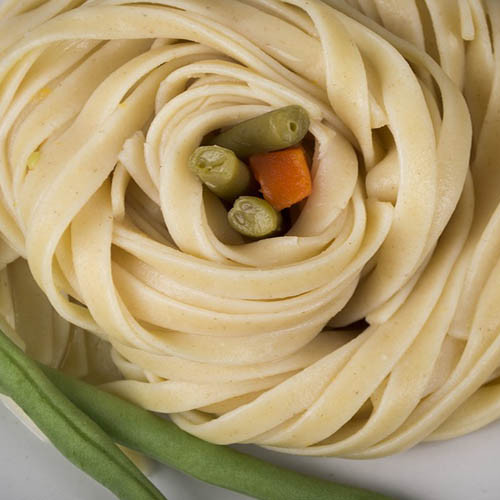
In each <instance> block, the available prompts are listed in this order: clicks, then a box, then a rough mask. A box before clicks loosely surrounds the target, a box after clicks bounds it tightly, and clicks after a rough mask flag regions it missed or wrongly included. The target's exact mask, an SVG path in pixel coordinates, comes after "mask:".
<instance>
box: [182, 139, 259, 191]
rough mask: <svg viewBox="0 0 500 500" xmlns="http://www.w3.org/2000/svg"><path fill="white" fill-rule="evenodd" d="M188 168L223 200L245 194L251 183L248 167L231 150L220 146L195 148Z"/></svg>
mask: <svg viewBox="0 0 500 500" xmlns="http://www.w3.org/2000/svg"><path fill="white" fill-rule="evenodd" d="M189 168H190V169H191V171H192V172H193V173H195V174H196V175H197V176H198V177H199V178H200V180H201V181H202V182H203V184H205V186H207V187H208V189H210V191H212V192H213V193H215V194H216V195H217V196H219V197H220V198H222V199H224V200H234V199H235V198H237V197H238V196H240V195H242V194H244V193H246V192H247V191H248V190H249V188H250V185H251V183H252V174H251V173H250V170H249V169H248V167H247V166H246V165H245V164H244V163H243V162H242V161H241V160H239V159H238V157H237V156H236V155H235V154H234V153H233V152H232V151H231V150H229V149H226V148H221V147H220V146H201V147H199V148H196V149H195V150H194V151H193V153H192V154H191V156H190V157H189Z"/></svg>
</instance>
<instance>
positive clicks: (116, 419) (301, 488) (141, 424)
mask: <svg viewBox="0 0 500 500" xmlns="http://www.w3.org/2000/svg"><path fill="white" fill-rule="evenodd" d="M43 370H44V372H45V373H46V375H47V376H48V378H50V380H51V381H52V382H53V383H54V384H55V385H56V386H57V387H58V388H59V389H60V390H61V391H62V392H64V393H65V394H66V395H67V396H68V398H70V399H71V400H72V401H73V402H74V403H75V405H77V406H78V407H79V408H81V409H82V411H84V412H85V413H87V414H88V415H89V416H90V417H91V418H92V419H94V420H95V421H96V422H98V423H99V425H100V426H101V427H102V428H103V429H104V430H105V431H106V432H108V433H109V435H110V436H111V437H112V438H113V439H114V440H115V441H116V442H118V443H120V444H122V445H124V446H127V447H128V448H132V449H135V450H137V451H141V452H142V453H144V454H145V455H148V456H149V457H151V458H154V459H156V460H158V461H159V462H162V463H164V464H166V465H169V466H172V467H174V468H176V469H178V470H180V471H183V472H185V473H187V474H189V475H191V476H194V477H196V478H198V479H200V480H202V481H205V482H207V483H210V484H214V485H217V486H221V487H223V488H227V489H230V490H233V491H237V492H240V493H244V494H246V495H249V496H252V497H254V498H258V499H261V500H390V499H389V498H388V497H386V496H384V495H381V494H378V493H373V492H370V491H367V490H363V489H359V488H353V487H349V486H344V485H340V484H335V483H332V482H330V481H326V480H323V479H318V478H314V477H311V476H307V475H304V474H300V473H298V472H294V471H291V470H288V469H285V468H283V467H279V466H277V465H273V464H270V463H268V462H265V461H264V460H260V459H258V458H255V457H252V456H250V455H246V454H244V453H240V452H238V451H236V450H234V449H232V448H230V447H228V446H219V445H215V444H211V443H207V442H205V441H202V440H200V439H198V438H196V437H194V436H191V435H190V434H188V433H186V432H184V431H182V430H181V429H179V428H178V427H177V426H176V425H175V424H173V423H172V422H171V421H168V420H166V419H163V418H160V417H158V416H156V415H155V414H153V413H151V412H149V411H146V410H144V409H142V408H139V407H138V406H136V405H134V404H132V403H129V402H127V401H125V400H123V399H120V398H118V397H116V396H114V395H111V394H108V393H106V392H103V391H101V390H99V389H97V388H95V387H93V386H90V385H88V384H86V383H84V382H81V381H79V380H76V379H73V378H70V377H68V376H66V375H64V374H62V373H60V372H58V371H57V370H53V369H51V368H48V367H43Z"/></svg>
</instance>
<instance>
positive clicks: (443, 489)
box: [0, 404, 500, 500]
mask: <svg viewBox="0 0 500 500" xmlns="http://www.w3.org/2000/svg"><path fill="white" fill-rule="evenodd" d="M240 448H243V447H240ZM244 449H245V450H247V451H250V452H251V453H254V454H257V455H259V456H261V457H266V458H267V459H269V460H271V461H273V462H276V463H279V464H281V465H286V466H288V467H291V468H294V469H296V470H300V471H302V472H307V473H311V474H316V475H319V476H322V477H324V478H326V479H330V480H333V481H338V482H344V483H350V484H353V485H358V486H364V487H366V488H372V489H375V490H378V491H380V492H383V493H386V494H390V495H392V496H393V497H394V498H395V499H398V500H498V499H500V469H499V467H500V460H499V456H500V450H499V449H500V422H497V423H494V424H492V425H490V426H488V427H486V428H484V429H482V430H480V431H478V432H475V433H473V434H469V435H468V436H465V437H462V438H458V439H454V440H451V441H446V442H441V443H424V444H420V445H418V446H416V447H415V448H413V449H412V450H410V451H407V452H405V453H401V454H399V455H395V456H392V457H388V458H382V459H375V460H368V461H358V460H343V459H336V458H318V459H316V458H304V457H293V456H288V455H279V454H275V453H271V452H267V451H264V450H259V449H256V448H255V447H246V448H244ZM152 480H153V482H155V483H156V485H157V486H158V487H159V489H160V490H161V491H162V492H163V494H164V495H165V496H166V497H167V498H168V500H244V499H246V498H248V497H246V496H244V495H239V494H237V493H233V492H230V491H225V490H222V489H220V488H216V487H213V486H209V485H206V484H204V483H201V482H200V481H197V480H195V479H192V478H189V477H187V476H185V475H183V474H181V473H179V472H176V471H173V470H170V469H168V468H166V467H164V466H161V465H158V466H157V467H156V469H155V472H154V474H153V476H152ZM0 498H1V499H2V500H113V498H114V496H113V495H112V494H111V493H109V492H108V491H107V490H105V489H104V488H103V487H101V486H100V485H98V484H97V483H95V482H94V481H93V480H92V479H90V478H88V477H86V476H85V475H84V474H83V473H82V472H81V471H79V470H78V469H76V468H75V467H74V466H73V465H72V464H70V463H69V462H68V461H66V459H65V458H64V457H62V456H61V455H60V454H59V453H58V452H57V451H56V450H55V449H54V448H52V446H50V445H47V444H44V443H42V442H41V441H39V440H38V438H36V437H35V436H34V435H32V434H31V433H30V432H29V431H28V430H27V429H26V428H25V427H24V425H23V424H21V423H20V422H18V421H17V420H16V418H15V417H14V416H12V415H11V414H10V413H9V411H8V410H7V409H6V408H5V407H4V406H3V405H1V404H0ZM332 500H334V499H332Z"/></svg>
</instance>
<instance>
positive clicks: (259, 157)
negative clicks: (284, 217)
mask: <svg viewBox="0 0 500 500" xmlns="http://www.w3.org/2000/svg"><path fill="white" fill-rule="evenodd" d="M249 163H250V168H251V170H252V172H253V175H254V177H255V178H256V179H257V181H258V182H259V184H260V187H261V189H260V191H261V192H262V194H263V196H264V199H265V200H266V201H268V202H269V203H270V204H271V205H272V206H273V207H274V208H275V209H276V210H283V209H284V208H288V207H291V206H292V205H294V204H295V203H298V202H299V201H301V200H303V199H304V198H307V197H308V196H309V195H310V194H311V191H312V181H311V173H310V171H309V167H308V165H307V159H306V155H305V151H304V148H303V147H302V146H294V147H292V148H288V149H283V150H281V151H273V152H272V153H262V154H256V155H252V156H250V159H249Z"/></svg>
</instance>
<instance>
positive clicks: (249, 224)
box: [227, 196, 282, 238]
mask: <svg viewBox="0 0 500 500" xmlns="http://www.w3.org/2000/svg"><path fill="white" fill-rule="evenodd" d="M227 218H228V221H229V224H230V225H231V227H232V228H233V229H234V230H236V231H238V232H239V233H240V234H243V235H244V236H248V237H249V238H266V237H268V236H272V235H273V234H275V233H276V232H278V231H279V230H280V229H281V224H282V217H281V214H280V213H279V212H278V211H276V210H275V209H274V208H273V207H272V205H271V204H270V203H268V202H267V201H266V200H263V199H261V198H257V197H256V196H240V197H239V198H238V199H237V200H236V201H235V202H234V205H233V208H232V209H231V210H230V211H229V213H228V214H227Z"/></svg>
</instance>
